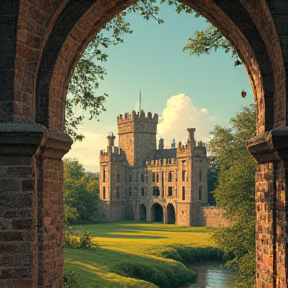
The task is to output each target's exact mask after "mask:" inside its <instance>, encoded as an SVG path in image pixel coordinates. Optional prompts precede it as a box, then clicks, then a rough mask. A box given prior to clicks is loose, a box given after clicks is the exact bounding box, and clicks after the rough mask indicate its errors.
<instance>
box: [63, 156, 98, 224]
mask: <svg viewBox="0 0 288 288" xmlns="http://www.w3.org/2000/svg"><path fill="white" fill-rule="evenodd" d="M63 162H64V208H65V219H66V222H68V223H69V222H70V223H71V222H75V221H77V220H92V219H93V216H94V213H95V211H96V208H97V200H98V198H99V186H98V179H97V178H96V177H94V176H92V175H86V174H85V172H84V169H83V167H82V165H81V164H80V163H79V162H78V161H77V160H75V159H64V161H63Z"/></svg>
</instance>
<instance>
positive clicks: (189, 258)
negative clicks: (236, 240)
mask: <svg viewBox="0 0 288 288" xmlns="http://www.w3.org/2000/svg"><path fill="white" fill-rule="evenodd" d="M222 255H223V253H221V251H220V250H219V249H217V248H213V247H205V248H202V247H198V248H195V247H186V246H173V247H171V250H168V251H165V252H163V253H162V256H163V257H165V258H168V259H173V260H176V261H179V262H181V263H184V264H185V263H193V262H200V261H214V260H222Z"/></svg>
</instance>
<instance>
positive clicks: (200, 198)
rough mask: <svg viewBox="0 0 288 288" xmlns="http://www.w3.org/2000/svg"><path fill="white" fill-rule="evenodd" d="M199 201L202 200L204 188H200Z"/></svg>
mask: <svg viewBox="0 0 288 288" xmlns="http://www.w3.org/2000/svg"><path fill="white" fill-rule="evenodd" d="M199 200H202V187H199Z"/></svg>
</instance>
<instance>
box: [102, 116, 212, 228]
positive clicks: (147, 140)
mask: <svg viewBox="0 0 288 288" xmlns="http://www.w3.org/2000/svg"><path fill="white" fill-rule="evenodd" d="M117 124H118V135H119V147H117V146H115V145H114V140H115V138H116V137H115V136H114V135H113V133H110V134H109V136H108V137H107V138H108V147H107V152H106V151H102V150H101V151H100V181H99V189H100V200H101V201H100V207H99V211H101V212H100V213H101V214H102V217H104V218H106V219H110V220H138V221H148V222H154V221H156V222H157V221H158V222H164V223H168V224H174V223H176V224H178V225H182V226H205V217H204V215H203V207H204V206H205V205H206V204H207V200H208V192H207V170H208V163H207V153H206V148H205V146H204V144H202V142H201V141H200V142H198V144H196V141H195V139H194V132H195V130H196V129H195V128H188V129H187V131H188V139H187V143H186V144H185V145H183V144H182V143H181V142H179V143H178V145H177V148H176V147H175V146H176V145H175V142H174V143H172V145H171V148H170V149H164V140H163V139H160V140H159V145H158V149H156V132H157V124H158V115H157V114H154V115H153V116H152V114H151V113H150V112H149V113H148V114H147V116H146V115H145V113H144V112H143V111H141V112H138V113H136V112H135V111H132V113H131V114H128V113H126V114H124V115H120V116H118V117H117ZM180 129H181V128H180Z"/></svg>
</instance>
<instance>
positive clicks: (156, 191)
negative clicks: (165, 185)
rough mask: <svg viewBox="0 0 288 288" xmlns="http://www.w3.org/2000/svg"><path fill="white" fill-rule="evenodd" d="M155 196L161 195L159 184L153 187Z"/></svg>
mask: <svg viewBox="0 0 288 288" xmlns="http://www.w3.org/2000/svg"><path fill="white" fill-rule="evenodd" d="M153 196H160V190H159V187H157V186H154V187H153Z"/></svg>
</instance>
